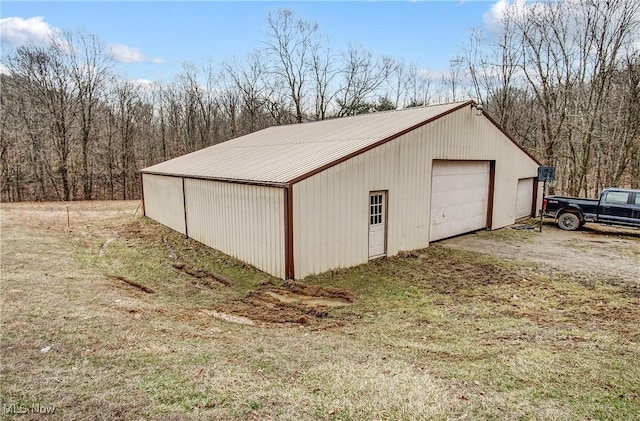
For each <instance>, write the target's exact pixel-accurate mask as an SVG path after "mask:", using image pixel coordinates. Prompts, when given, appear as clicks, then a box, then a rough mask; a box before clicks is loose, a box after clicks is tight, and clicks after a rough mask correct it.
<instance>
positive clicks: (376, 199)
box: [369, 193, 383, 225]
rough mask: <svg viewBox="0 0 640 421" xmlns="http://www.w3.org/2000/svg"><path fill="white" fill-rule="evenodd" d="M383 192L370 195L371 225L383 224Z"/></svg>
mask: <svg viewBox="0 0 640 421" xmlns="http://www.w3.org/2000/svg"><path fill="white" fill-rule="evenodd" d="M382 200H383V194H382V193H379V194H378V193H375V194H371V195H370V196H369V225H378V224H382Z"/></svg>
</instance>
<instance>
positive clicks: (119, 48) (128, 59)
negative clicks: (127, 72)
mask: <svg viewBox="0 0 640 421" xmlns="http://www.w3.org/2000/svg"><path fill="white" fill-rule="evenodd" d="M109 50H110V51H111V56H112V57H113V59H114V60H115V61H117V62H119V63H155V64H161V63H164V60H163V59H161V58H149V57H147V56H146V55H145V54H144V53H143V52H142V51H141V50H140V49H139V48H134V47H130V46H128V45H125V44H111V45H109Z"/></svg>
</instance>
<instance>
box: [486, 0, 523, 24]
mask: <svg viewBox="0 0 640 421" xmlns="http://www.w3.org/2000/svg"><path fill="white" fill-rule="evenodd" d="M526 12H527V2H526V0H513V1H509V0H498V1H497V2H495V3H494V4H493V5H492V6H491V8H490V9H489V10H488V11H486V12H485V13H484V15H483V16H482V19H483V21H484V24H485V26H486V27H487V28H488V29H489V30H494V31H495V30H498V29H500V28H501V27H502V22H503V19H504V18H505V16H506V15H507V14H511V15H514V14H515V15H516V16H518V15H519V16H524V15H525V14H526Z"/></svg>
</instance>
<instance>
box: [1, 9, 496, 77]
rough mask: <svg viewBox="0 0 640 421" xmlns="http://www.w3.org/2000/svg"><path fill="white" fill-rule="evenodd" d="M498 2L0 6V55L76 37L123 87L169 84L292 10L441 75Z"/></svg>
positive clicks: (257, 44)
mask: <svg viewBox="0 0 640 421" xmlns="http://www.w3.org/2000/svg"><path fill="white" fill-rule="evenodd" d="M504 1H505V0H502V1H500V2H497V1H423V2H421V1H411V2H410V1H386V2H382V1H369V2H365V1H352V2H333V1H321V2H311V1H306V2H288V1H275V2H274V1H259V2H218V1H194V2H176V1H154V2H152V1H92V2H86V1H85V2H83V1H72V2H61V1H56V2H42V1H19V2H18V1H2V4H1V6H0V7H1V9H0V16H1V18H2V21H1V22H2V23H1V28H2V32H1V37H2V50H3V55H4V54H6V53H7V52H10V51H11V50H12V49H13V48H14V47H15V46H16V45H18V44H20V43H24V42H27V41H30V42H34V41H35V42H38V41H39V40H40V41H41V40H42V39H44V38H43V37H45V38H46V35H47V31H49V33H55V32H56V31H58V30H69V31H75V30H79V29H82V30H86V31H89V32H91V33H93V34H96V35H97V36H98V37H99V38H100V39H101V40H102V41H103V42H105V43H106V44H108V45H110V46H112V48H114V51H117V52H118V54H117V56H118V57H119V60H120V61H121V62H120V63H118V64H117V66H116V69H117V70H118V71H119V72H120V73H121V74H123V75H124V76H125V77H127V78H128V79H131V80H136V79H146V80H153V81H170V80H171V79H172V77H173V76H174V75H175V74H177V73H178V72H179V71H180V70H181V68H182V63H184V62H186V61H192V62H195V63H198V62H200V61H202V60H204V59H208V58H212V59H213V60H214V61H222V60H224V59H228V58H231V57H233V56H238V57H243V56H244V55H246V54H247V53H249V52H250V51H251V50H253V49H258V48H262V47H263V43H262V42H263V40H264V39H265V34H266V30H267V26H266V17H267V14H268V13H269V11H271V10H277V9H279V8H288V9H291V10H292V11H293V12H294V14H295V15H296V16H297V17H299V18H302V19H304V20H309V21H314V22H316V23H318V25H319V29H320V32H322V33H324V34H326V35H327V36H328V38H329V40H330V42H331V45H332V46H333V47H334V48H335V49H337V50H342V49H345V48H346V46H347V44H348V43H350V42H351V43H356V44H359V45H361V46H363V47H364V48H365V49H367V50H369V51H372V52H373V53H375V54H386V55H391V56H393V57H394V58H403V59H405V61H407V62H412V63H415V64H416V65H417V66H418V67H419V68H423V69H426V70H428V71H431V72H434V73H437V72H441V71H445V70H446V69H447V67H448V65H449V59H451V58H452V57H453V56H455V55H456V54H457V52H458V50H459V48H460V46H462V45H463V44H465V43H466V42H467V40H468V39H469V35H470V31H471V29H472V28H474V27H482V26H483V25H485V24H486V23H485V22H486V21H487V19H489V20H490V18H491V15H492V13H493V12H495V11H496V10H497V8H498V6H499V4H500V3H504ZM497 4H498V5H497ZM36 18H39V19H36Z"/></svg>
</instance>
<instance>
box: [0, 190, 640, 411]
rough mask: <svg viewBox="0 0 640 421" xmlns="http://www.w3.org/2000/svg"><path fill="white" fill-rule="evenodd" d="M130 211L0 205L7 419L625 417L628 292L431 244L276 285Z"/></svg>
mask: <svg viewBox="0 0 640 421" xmlns="http://www.w3.org/2000/svg"><path fill="white" fill-rule="evenodd" d="M137 205H138V203H137V202H91V203H72V204H69V205H68V206H69V216H70V227H69V228H68V227H67V210H66V207H67V205H66V204H57V203H47V204H12V205H3V208H2V285H1V292H2V319H1V323H2V326H1V327H2V330H1V335H2V337H1V338H2V342H1V348H0V350H1V357H2V373H1V374H2V382H1V383H2V386H1V388H2V389H1V390H2V402H1V403H2V405H3V409H5V411H4V413H3V417H4V416H9V414H7V412H10V411H7V410H6V409H11V408H20V405H24V407H25V408H28V409H29V411H28V412H27V414H25V415H23V416H21V418H20V419H37V418H38V417H39V415H38V414H35V413H34V412H33V411H32V410H31V409H30V408H31V405H32V404H39V405H41V406H45V407H52V406H55V408H56V417H57V418H60V419H176V420H178V419H203V418H204V419H285V420H287V419H289V420H299V419H394V420H395V419H491V418H493V419H545V420H547V419H558V420H560V419H563V420H564V419H575V420H583V419H629V420H631V419H638V418H639V417H640V409H639V408H640V367H639V366H638V364H637V361H639V360H640V327H639V325H638V320H640V310H639V309H640V298H639V296H638V294H637V290H636V289H634V288H632V287H630V286H629V284H628V283H624V282H620V283H615V282H609V281H610V279H604V280H603V279H600V278H598V277H593V278H589V277H586V275H584V273H582V274H580V276H579V277H576V278H572V277H571V276H567V274H566V273H565V272H563V271H553V270H552V271H547V272H545V273H544V274H541V273H539V271H538V270H537V266H536V265H535V264H528V263H514V262H513V261H511V260H503V259H502V258H499V257H492V256H490V255H482V254H478V253H473V252H465V251H455V250H448V249H445V248H443V247H440V246H434V247H431V248H429V249H426V250H422V251H420V252H418V253H415V254H413V256H415V257H406V258H402V259H398V258H396V259H386V260H380V261H376V262H373V263H372V264H369V265H363V266H360V267H357V268H353V269H349V270H341V271H335V272H333V273H327V274H323V275H320V276H317V277H311V278H308V279H306V280H305V281H304V285H303V284H300V283H283V282H281V281H279V280H276V279H273V278H271V277H269V276H267V275H265V274H262V273H260V272H257V271H256V270H254V269H252V268H250V267H247V266H246V265H243V264H242V263H240V262H237V261H235V260H233V259H231V258H229V257H227V256H225V255H223V254H221V253H218V252H215V251H213V250H210V249H207V248H206V247H203V246H201V245H199V244H197V243H195V242H193V241H191V240H184V239H183V238H182V237H181V236H180V235H179V234H175V233H172V232H171V231H170V230H168V229H166V228H164V227H162V226H159V225H158V224H155V223H153V222H152V221H149V220H145V219H142V218H140V217H139V215H138V216H136V217H134V216H133V214H134V212H135V209H136V207H137ZM483 235H488V234H483ZM496 235H497V238H498V239H499V241H507V240H510V241H511V240H513V241H519V240H518V238H513V237H514V234H512V233H509V234H508V238H506V239H505V238H504V233H503V234H500V233H497V234H496ZM515 235H516V236H517V235H518V234H515ZM523 235H524V236H523V240H522V241H529V240H530V234H523ZM163 238H164V239H165V240H164V241H163ZM630 241H639V240H638V239H637V238H635V239H634V238H631V240H630ZM598 246H599V244H594V247H598ZM185 268H187V269H188V270H185ZM119 278H121V279H126V280H128V281H131V282H129V283H127V282H123V281H122V280H121V279H119ZM218 278H219V279H223V280H225V282H216V281H215V279H218ZM205 280H208V281H206V282H205ZM136 285H138V286H136ZM305 285H307V287H305ZM141 287H143V288H141ZM144 289H148V290H149V291H152V292H145V290H144ZM266 291H280V293H281V294H284V295H286V294H301V293H302V294H304V293H307V294H311V295H318V296H324V297H330V296H334V297H335V296H340V297H343V298H344V297H348V299H349V300H351V301H353V302H352V304H350V305H348V306H344V307H335V308H329V307H326V308H325V307H321V308H318V307H313V306H311V307H309V306H306V305H304V304H301V303H280V302H278V301H277V300H274V299H273V297H272V296H269V295H268V294H265V292H266ZM345 294H346V295H345ZM269 297H271V298H269ZM212 312H218V313H220V314H227V315H229V316H235V317H249V318H250V319H251V320H253V321H254V322H255V323H254V325H247V324H242V323H234V322H232V321H231V322H230V321H229V320H233V319H232V318H231V319H228V320H223V319H221V318H217V317H212V315H211V314H212ZM48 346H50V347H51V348H50V350H49V351H48V352H41V350H42V349H44V348H45V347H48ZM12 405H13V406H12Z"/></svg>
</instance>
